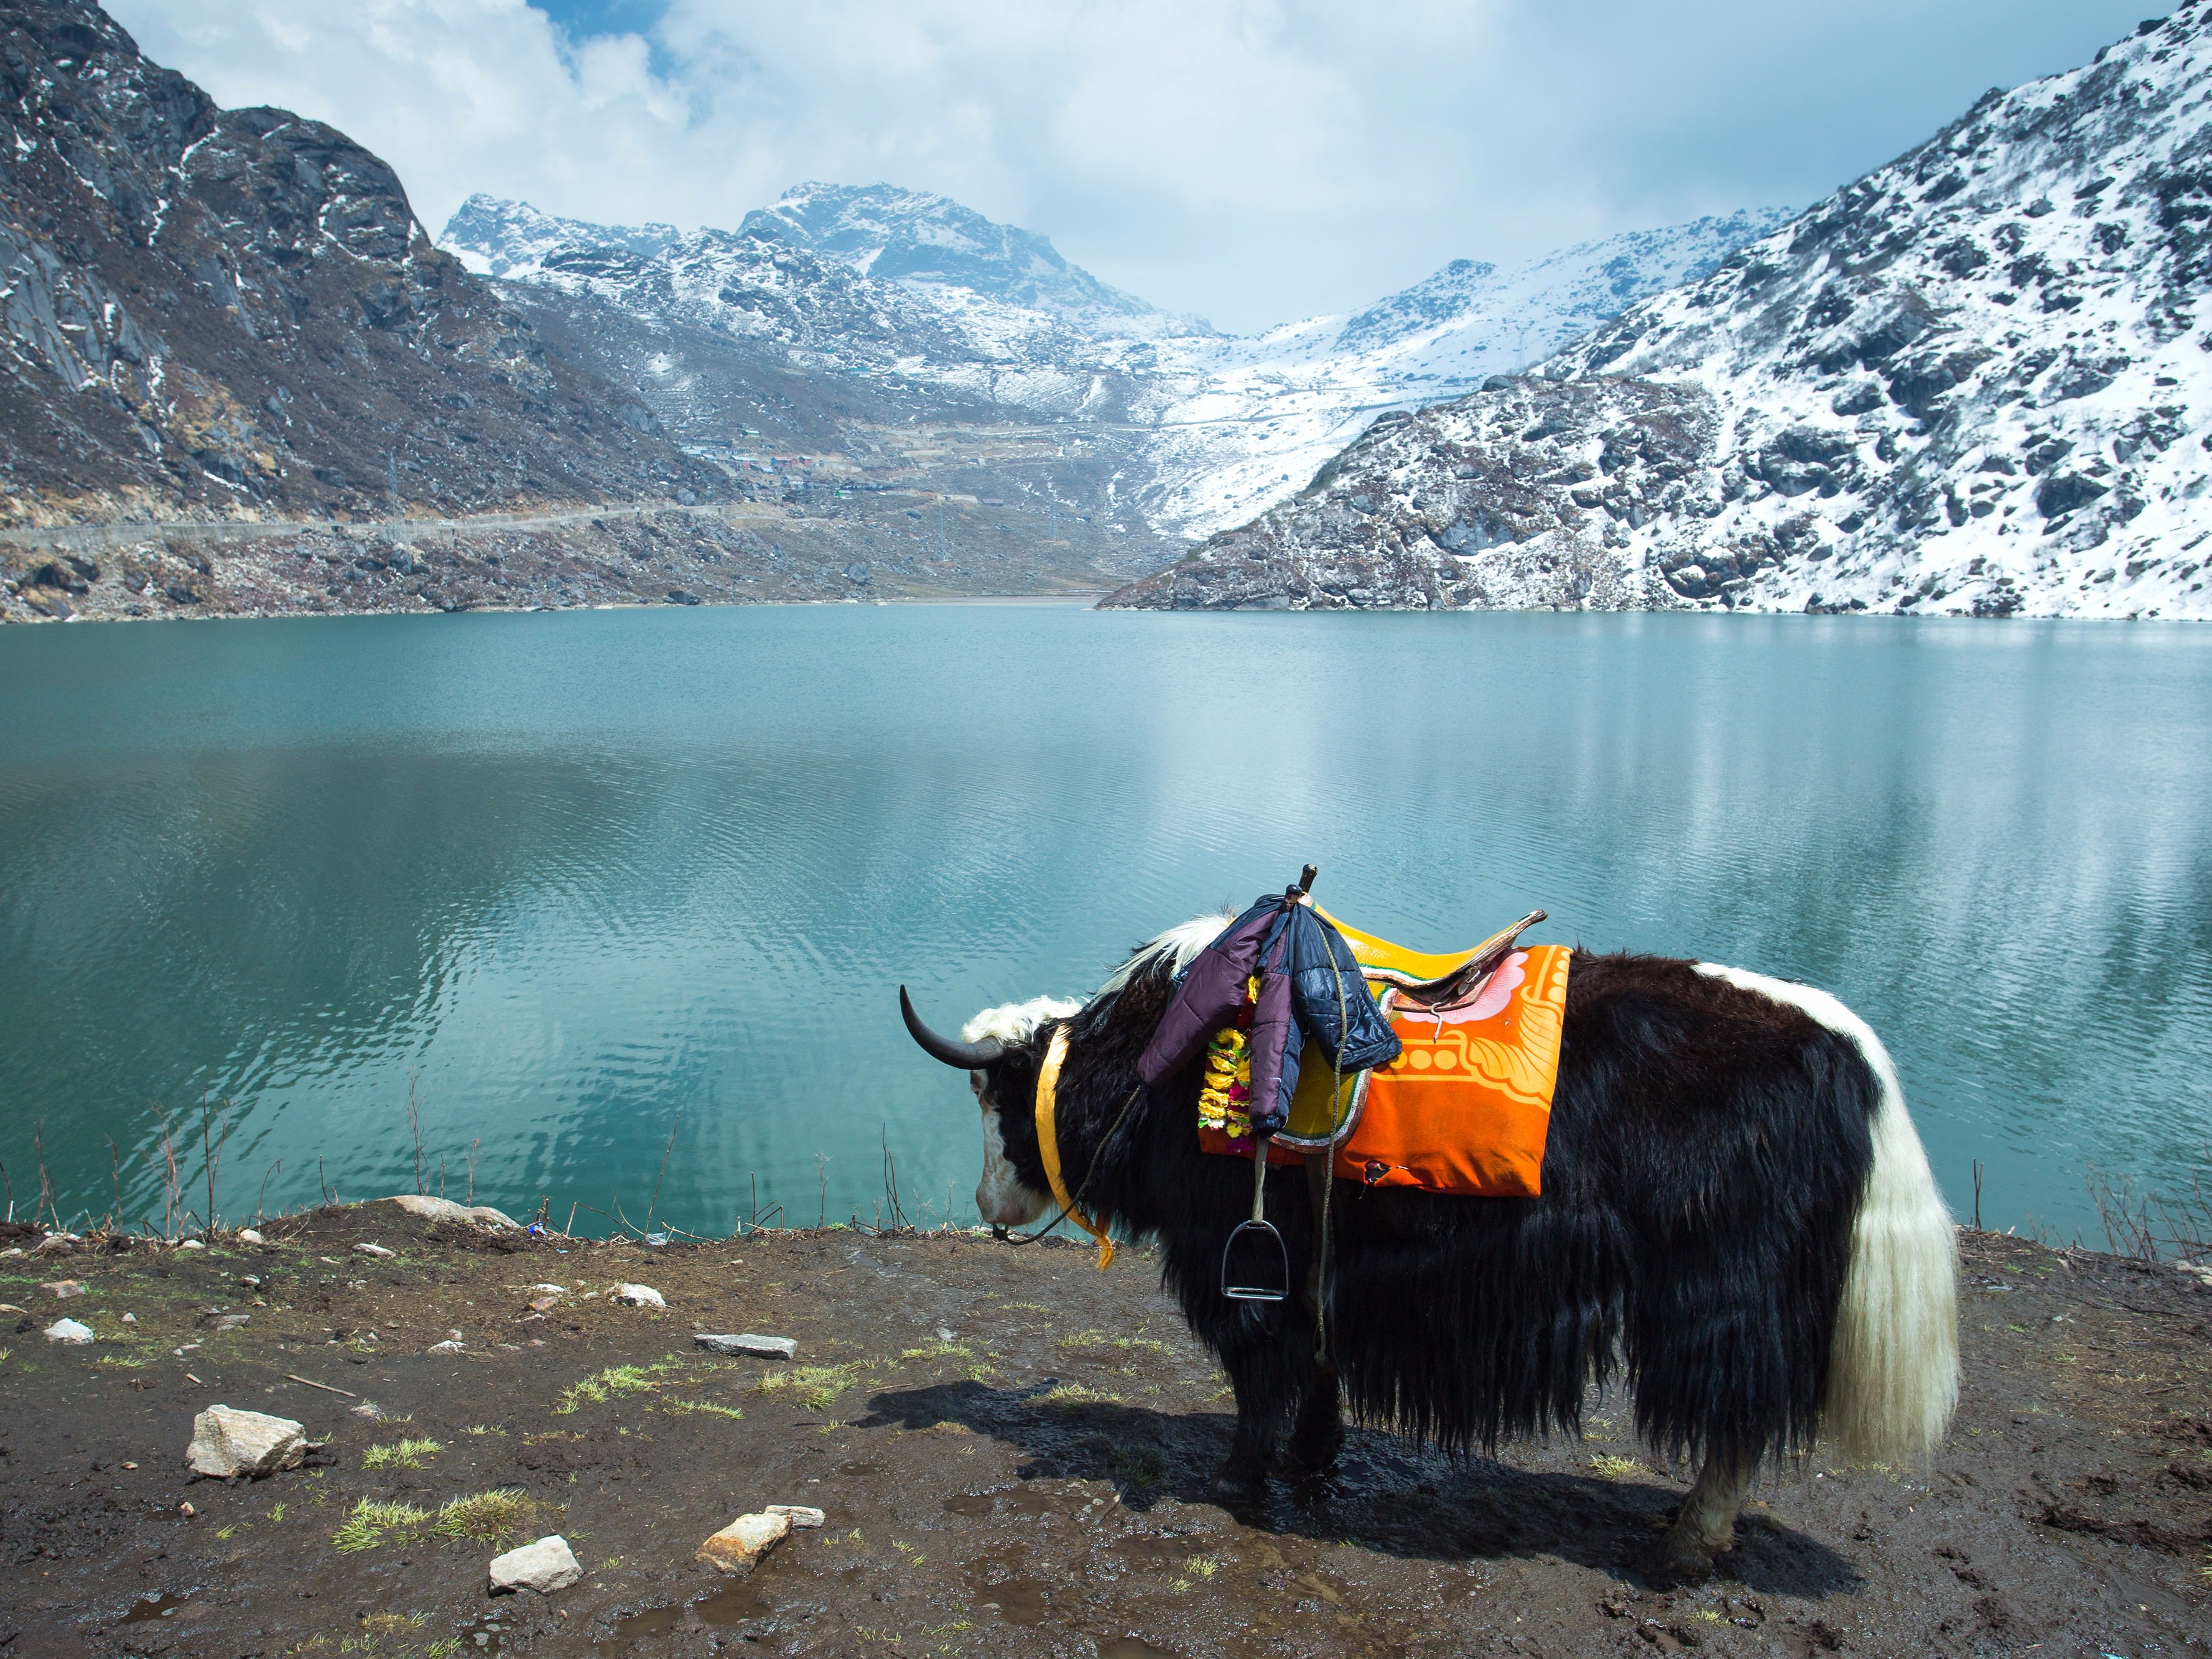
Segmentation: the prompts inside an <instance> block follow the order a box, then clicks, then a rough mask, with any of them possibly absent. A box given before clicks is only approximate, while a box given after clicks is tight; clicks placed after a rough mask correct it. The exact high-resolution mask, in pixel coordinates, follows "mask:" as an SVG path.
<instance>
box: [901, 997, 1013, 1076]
mask: <svg viewBox="0 0 2212 1659" xmlns="http://www.w3.org/2000/svg"><path fill="white" fill-rule="evenodd" d="M899 1018H902V1019H903V1020H904V1021H906V1029H907V1030H908V1033H910V1034H911V1035H912V1036H913V1037H914V1040H915V1042H917V1043H919V1044H921V1052H922V1053H924V1054H927V1055H928V1056H929V1057H930V1058H931V1059H932V1060H943V1061H944V1062H945V1064H946V1065H947V1066H958V1067H959V1068H960V1069H961V1070H962V1071H963V1072H980V1071H981V1070H982V1069H983V1068H984V1067H985V1066H993V1065H996V1064H997V1063H998V1060H999V1057H1000V1055H1001V1054H1005V1053H1006V1044H1005V1043H1003V1042H1000V1041H999V1040H998V1038H996V1037H986V1038H984V1039H983V1041H982V1042H953V1041H952V1040H951V1038H950V1037H941V1036H938V1035H937V1033H936V1032H934V1031H933V1030H930V1029H929V1027H928V1026H927V1025H925V1024H922V1023H921V1015H920V1014H917V1013H916V1012H915V1011H914V1000H913V999H912V998H911V997H909V996H908V995H907V994H906V987H905V986H903V985H902V986H900V987H899Z"/></svg>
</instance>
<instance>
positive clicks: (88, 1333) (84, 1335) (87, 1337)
mask: <svg viewBox="0 0 2212 1659" xmlns="http://www.w3.org/2000/svg"><path fill="white" fill-rule="evenodd" d="M46 1340H47V1341H49V1342H89V1341H91V1340H92V1327H91V1326H89V1325H80V1324H78V1323H77V1322H76V1321H75V1320H74V1319H57V1320H56V1321H54V1322H53V1323H52V1324H51V1325H49V1326H47V1327H46Z"/></svg>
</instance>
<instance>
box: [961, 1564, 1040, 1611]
mask: <svg viewBox="0 0 2212 1659" xmlns="http://www.w3.org/2000/svg"><path fill="white" fill-rule="evenodd" d="M1028 1558H1029V1550H1028V1548H1027V1547H1026V1546H1024V1545H1021V1544H1010V1545H1008V1546H1006V1547H1005V1548H1004V1549H997V1550H993V1551H992V1552H991V1553H989V1554H987V1555H979V1556H977V1557H976V1558H975V1559H974V1560H973V1561H970V1562H969V1564H968V1567H967V1571H965V1572H964V1573H963V1575H962V1577H964V1578H966V1580H967V1581H968V1588H969V1589H970V1590H972V1591H974V1592H975V1605H976V1606H977V1607H988V1608H990V1609H991V1610H992V1611H993V1612H994V1613H997V1614H998V1615H999V1617H1000V1618H1001V1619H1003V1620H1006V1622H1007V1623H1008V1624H1010V1625H1030V1626H1035V1625H1042V1623H1044V1621H1045V1616H1046V1613H1047V1611H1048V1607H1047V1597H1046V1595H1045V1585H1044V1580H1043V1579H1042V1578H1026V1577H1006V1578H995V1577H994V1573H997V1572H1005V1571H1009V1570H1012V1569H1018V1568H1019V1567H1021V1566H1022V1565H1024V1564H1025V1563H1026V1562H1027V1560H1028Z"/></svg>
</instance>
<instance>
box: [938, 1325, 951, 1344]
mask: <svg viewBox="0 0 2212 1659" xmlns="http://www.w3.org/2000/svg"><path fill="white" fill-rule="evenodd" d="M937 1340H939V1342H950V1341H951V1340H953V1334H952V1327H951V1326H950V1325H939V1327H938V1328H937Z"/></svg>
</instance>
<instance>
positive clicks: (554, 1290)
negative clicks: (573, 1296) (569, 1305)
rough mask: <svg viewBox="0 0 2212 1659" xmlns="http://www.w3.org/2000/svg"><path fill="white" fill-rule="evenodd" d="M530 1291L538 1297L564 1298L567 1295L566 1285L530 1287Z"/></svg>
mask: <svg viewBox="0 0 2212 1659" xmlns="http://www.w3.org/2000/svg"><path fill="white" fill-rule="evenodd" d="M530 1289H531V1291H532V1294H534V1295H538V1296H566V1295H568V1286H567V1285H532V1286H531V1287H530Z"/></svg>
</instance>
